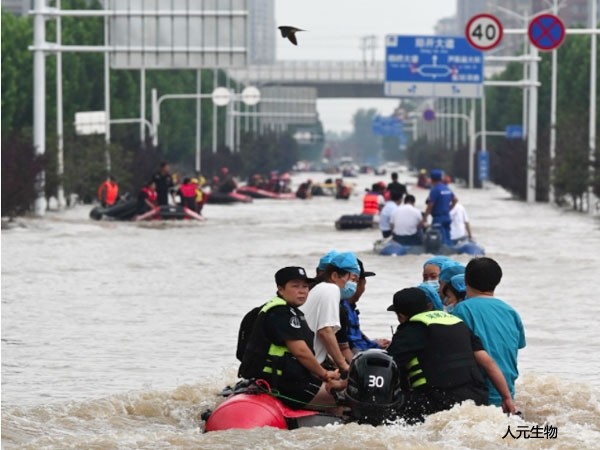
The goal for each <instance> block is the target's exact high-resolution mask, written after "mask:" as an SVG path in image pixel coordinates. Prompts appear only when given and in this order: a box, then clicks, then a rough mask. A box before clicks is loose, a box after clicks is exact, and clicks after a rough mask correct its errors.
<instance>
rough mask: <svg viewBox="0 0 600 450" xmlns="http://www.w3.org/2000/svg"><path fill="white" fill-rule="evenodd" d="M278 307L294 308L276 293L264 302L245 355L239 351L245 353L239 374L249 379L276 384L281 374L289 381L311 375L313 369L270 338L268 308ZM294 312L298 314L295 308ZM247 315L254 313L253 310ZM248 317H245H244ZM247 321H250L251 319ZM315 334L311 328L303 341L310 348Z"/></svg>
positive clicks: (257, 315) (255, 321) (269, 309)
mask: <svg viewBox="0 0 600 450" xmlns="http://www.w3.org/2000/svg"><path fill="white" fill-rule="evenodd" d="M278 307H287V308H291V307H290V306H288V304H287V303H286V301H285V300H283V299H282V298H280V297H274V298H272V299H271V300H269V301H268V302H267V303H265V304H264V305H263V306H262V307H261V308H260V311H259V312H258V314H256V319H255V320H254V326H253V328H252V333H251V335H250V338H249V340H248V343H247V345H246V348H245V351H244V352H243V356H242V355H240V356H242V364H241V365H240V368H239V371H238V375H239V376H240V377H243V378H248V379H249V378H266V379H267V380H269V382H270V383H271V385H275V386H276V385H277V380H278V379H279V378H280V377H285V378H286V380H288V381H289V380H293V379H302V378H306V377H308V376H310V372H309V371H308V370H307V369H306V368H304V366H302V365H301V364H300V363H299V362H298V360H297V359H296V358H295V357H294V356H293V355H292V354H291V353H290V352H289V350H288V348H287V347H286V346H285V345H277V344H275V343H273V342H271V340H270V339H269V338H268V337H267V335H266V332H265V320H266V317H267V315H268V313H269V311H271V310H272V309H273V308H278ZM292 313H293V314H296V313H295V312H294V311H292ZM248 315H252V311H250V313H249V314H248ZM248 315H247V317H248ZM245 320H246V317H245V318H244V321H245ZM244 321H243V322H244ZM248 321H249V322H250V321H251V319H249V320H248ZM307 329H308V327H307ZM313 336H314V335H313V333H312V332H310V330H309V332H308V333H307V334H306V336H305V337H304V341H305V342H306V344H307V345H308V346H309V348H311V349H312V340H313ZM238 347H239V346H238ZM238 350H239V348H238Z"/></svg>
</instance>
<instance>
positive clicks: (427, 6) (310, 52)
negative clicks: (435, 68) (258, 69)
mask: <svg viewBox="0 0 600 450" xmlns="http://www.w3.org/2000/svg"><path fill="white" fill-rule="evenodd" d="M455 11H456V1H455V0H276V1H275V20H276V23H277V25H278V26H279V25H292V26H295V27H298V28H302V29H305V30H307V31H306V32H302V33H298V34H297V38H298V46H297V47H296V46H294V45H292V44H291V43H290V42H289V41H287V40H284V39H283V38H280V39H278V40H277V58H278V59H297V60H307V59H312V60H335V59H338V60H339V59H342V60H356V61H362V60H363V52H362V50H360V38H361V37H363V36H369V35H375V36H377V39H376V42H377V49H376V51H375V57H376V59H377V60H380V61H381V60H383V59H384V47H383V38H384V36H385V35H386V34H403V35H431V34H433V32H434V30H433V27H434V26H435V24H436V22H437V21H438V20H439V19H441V18H443V17H448V16H452V15H454V13H455ZM368 58H369V59H370V58H371V53H370V51H369V55H368ZM396 103H397V102H396V101H392V100H378V99H372V100H367V99H347V100H319V102H318V110H319V114H320V117H321V120H322V121H323V124H324V127H325V129H326V130H335V131H341V130H346V131H351V129H352V115H353V114H354V112H355V111H356V110H357V109H359V108H376V109H378V110H379V111H380V112H381V113H382V114H389V113H391V111H392V109H393V108H394V106H393V105H395V104H396Z"/></svg>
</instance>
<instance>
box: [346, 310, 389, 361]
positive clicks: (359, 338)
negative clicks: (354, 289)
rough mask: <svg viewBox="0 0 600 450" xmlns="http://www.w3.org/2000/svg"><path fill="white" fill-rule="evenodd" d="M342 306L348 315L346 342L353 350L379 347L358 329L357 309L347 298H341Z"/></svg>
mask: <svg viewBox="0 0 600 450" xmlns="http://www.w3.org/2000/svg"><path fill="white" fill-rule="evenodd" d="M341 304H342V306H343V308H344V309H345V310H346V313H347V315H348V344H349V345H350V348H351V349H352V350H353V351H362V350H367V349H369V348H381V347H380V346H379V344H378V343H377V342H375V341H372V340H371V339H369V338H367V337H366V336H365V335H364V334H363V332H362V331H361V329H360V321H359V320H358V309H356V305H355V304H350V302H348V300H342V303H341Z"/></svg>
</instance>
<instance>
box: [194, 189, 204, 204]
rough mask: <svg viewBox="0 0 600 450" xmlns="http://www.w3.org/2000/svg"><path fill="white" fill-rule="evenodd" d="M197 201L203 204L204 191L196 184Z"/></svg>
mask: <svg viewBox="0 0 600 450" xmlns="http://www.w3.org/2000/svg"><path fill="white" fill-rule="evenodd" d="M195 189H196V203H198V204H201V203H203V201H204V191H202V189H200V188H199V187H197V186H196V188H195Z"/></svg>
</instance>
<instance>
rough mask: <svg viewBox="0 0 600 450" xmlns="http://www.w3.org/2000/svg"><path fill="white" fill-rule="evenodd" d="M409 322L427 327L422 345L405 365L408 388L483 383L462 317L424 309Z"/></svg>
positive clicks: (448, 386) (445, 387) (468, 332)
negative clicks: (427, 333) (425, 337)
mask: <svg viewBox="0 0 600 450" xmlns="http://www.w3.org/2000/svg"><path fill="white" fill-rule="evenodd" d="M410 322H420V323H422V324H425V325H427V328H428V331H429V336H428V339H427V344H426V346H425V348H424V349H423V350H421V351H420V352H419V353H418V354H417V356H415V357H414V358H413V359H411V360H410V361H409V362H408V363H407V365H406V369H407V371H408V378H409V385H410V387H411V389H413V390H414V389H422V388H440V389H449V388H454V387H458V386H463V385H466V384H473V383H474V384H476V385H479V386H483V385H484V381H483V376H482V375H481V372H480V370H479V367H478V366H477V363H476V361H475V357H474V356H473V348H472V347H471V335H470V331H469V329H468V328H467V326H466V325H465V324H464V322H463V321H462V320H460V319H459V318H458V317H455V316H453V315H451V314H448V313H445V312H443V311H426V312H422V313H419V314H416V315H414V316H413V317H411V318H410Z"/></svg>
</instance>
